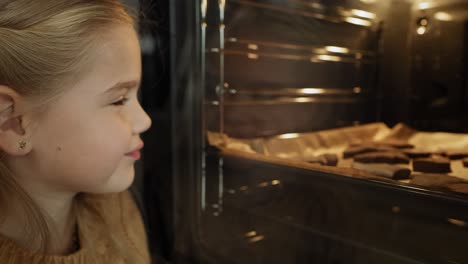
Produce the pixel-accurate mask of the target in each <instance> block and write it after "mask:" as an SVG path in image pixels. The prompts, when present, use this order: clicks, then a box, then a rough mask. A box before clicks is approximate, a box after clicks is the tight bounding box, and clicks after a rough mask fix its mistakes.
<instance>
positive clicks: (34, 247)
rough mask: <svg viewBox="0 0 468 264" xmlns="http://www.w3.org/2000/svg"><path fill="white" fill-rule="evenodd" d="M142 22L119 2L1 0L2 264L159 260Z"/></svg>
mask: <svg viewBox="0 0 468 264" xmlns="http://www.w3.org/2000/svg"><path fill="white" fill-rule="evenodd" d="M135 24H136V21H135V19H134V18H132V16H130V15H129V12H128V11H127V10H126V8H125V7H124V6H123V5H122V4H121V3H120V2H119V1H118V0H92V1H91V0H33V1H31V0H0V157H1V159H0V263H5V264H16V263H28V264H35V263H56V264H59V263H60V264H61V263H63V264H66V263H70V264H71V263H86V264H93V263H113V264H114V263H131V264H135V263H150V257H149V253H148V249H147V241H146V239H147V238H146V236H145V231H144V226H143V222H142V218H141V215H140V213H139V211H138V209H137V207H136V204H135V202H134V200H133V199H132V196H131V195H130V193H129V192H128V190H127V189H128V187H129V186H130V185H131V184H132V182H133V179H134V167H133V165H134V163H135V160H137V159H139V155H140V152H139V150H140V149H141V148H142V147H143V142H142V140H141V139H140V134H141V133H143V132H144V131H146V130H147V129H149V127H150V126H151V119H150V118H149V117H148V115H147V114H146V113H145V112H144V111H143V109H142V108H141V106H140V104H139V102H138V99H137V92H138V87H139V83H140V78H141V59H140V49H139V43H138V37H137V33H136V30H135Z"/></svg>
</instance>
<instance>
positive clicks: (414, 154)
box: [402, 149, 433, 159]
mask: <svg viewBox="0 0 468 264" xmlns="http://www.w3.org/2000/svg"><path fill="white" fill-rule="evenodd" d="M402 152H403V153H405V155H406V156H408V157H410V158H412V159H417V158H429V157H430V156H432V154H433V153H432V152H430V151H425V150H419V149H403V150H402Z"/></svg>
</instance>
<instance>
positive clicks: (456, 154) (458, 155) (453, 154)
mask: <svg viewBox="0 0 468 264" xmlns="http://www.w3.org/2000/svg"><path fill="white" fill-rule="evenodd" d="M445 156H446V157H447V158H449V159H451V160H459V159H464V158H468V152H466V151H447V152H446V154H445Z"/></svg>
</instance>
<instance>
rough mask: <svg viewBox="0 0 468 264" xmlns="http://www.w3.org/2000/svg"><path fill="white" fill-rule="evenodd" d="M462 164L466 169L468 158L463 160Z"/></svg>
mask: <svg viewBox="0 0 468 264" xmlns="http://www.w3.org/2000/svg"><path fill="white" fill-rule="evenodd" d="M462 162H463V167H465V168H468V158H464V159H463V160H462Z"/></svg>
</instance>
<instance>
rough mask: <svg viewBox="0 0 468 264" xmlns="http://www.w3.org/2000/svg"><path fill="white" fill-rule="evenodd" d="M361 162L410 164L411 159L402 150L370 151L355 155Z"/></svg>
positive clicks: (355, 159) (356, 159) (355, 158)
mask: <svg viewBox="0 0 468 264" xmlns="http://www.w3.org/2000/svg"><path fill="white" fill-rule="evenodd" d="M354 161H357V162H361V163H388V164H408V163H409V161H410V159H409V158H408V156H406V155H405V154H403V153H401V152H370V153H364V154H359V155H356V156H354Z"/></svg>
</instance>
